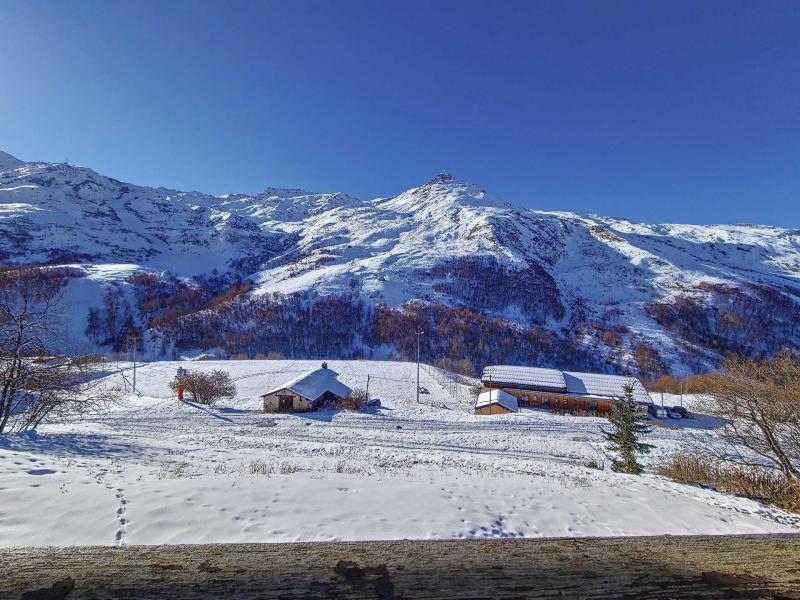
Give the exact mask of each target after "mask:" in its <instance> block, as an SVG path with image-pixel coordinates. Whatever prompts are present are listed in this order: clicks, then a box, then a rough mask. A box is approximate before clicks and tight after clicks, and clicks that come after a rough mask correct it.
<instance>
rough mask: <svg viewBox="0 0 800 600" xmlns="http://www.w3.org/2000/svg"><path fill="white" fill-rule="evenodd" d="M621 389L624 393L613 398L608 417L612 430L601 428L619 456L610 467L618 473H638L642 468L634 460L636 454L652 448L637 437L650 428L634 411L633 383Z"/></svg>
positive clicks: (644, 452)
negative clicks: (619, 396)
mask: <svg viewBox="0 0 800 600" xmlns="http://www.w3.org/2000/svg"><path fill="white" fill-rule="evenodd" d="M622 389H623V390H624V392H625V395H624V396H622V397H621V398H615V399H614V404H613V405H612V407H611V416H610V417H609V418H608V420H609V422H610V423H611V425H612V426H613V427H614V429H613V431H606V430H605V429H603V430H602V432H603V435H605V436H606V439H607V440H608V441H609V442H611V444H610V445H611V450H612V451H614V452H616V453H617V454H618V455H619V458H617V459H616V460H614V463H613V465H612V466H611V469H612V470H613V471H616V472H618V473H630V474H631V475H639V474H641V472H642V471H643V469H642V466H641V465H640V464H639V463H638V462H637V461H636V455H637V454H647V453H648V452H650V449H651V448H653V446H651V445H650V444H645V443H643V442H640V441H639V439H640V437H641V436H643V435H646V434H648V433H650V428H649V427H648V426H647V425H645V424H644V419H643V418H642V417H641V416H640V415H639V413H638V412H636V402H634V400H633V385H632V384H627V385H625V386H624V387H623V388H622Z"/></svg>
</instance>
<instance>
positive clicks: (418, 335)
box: [417, 331, 425, 404]
mask: <svg viewBox="0 0 800 600" xmlns="http://www.w3.org/2000/svg"><path fill="white" fill-rule="evenodd" d="M423 333H425V332H424V331H418V332H417V404H419V337H420V336H421V335H422V334H423Z"/></svg>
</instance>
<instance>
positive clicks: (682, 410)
mask: <svg viewBox="0 0 800 600" xmlns="http://www.w3.org/2000/svg"><path fill="white" fill-rule="evenodd" d="M672 410H674V411H675V412H678V413H680V414H681V417H683V418H684V419H691V418H692V413H690V412H689V411H688V410H686V409H685V408H683V407H682V406H673V407H672Z"/></svg>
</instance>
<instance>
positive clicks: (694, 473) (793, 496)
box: [656, 453, 800, 513]
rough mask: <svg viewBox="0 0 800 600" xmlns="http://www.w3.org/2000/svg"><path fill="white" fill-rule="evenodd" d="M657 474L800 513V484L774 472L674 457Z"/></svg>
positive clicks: (688, 455)
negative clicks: (790, 481)
mask: <svg viewBox="0 0 800 600" xmlns="http://www.w3.org/2000/svg"><path fill="white" fill-rule="evenodd" d="M656 473H657V474H658V475H661V476H663V477H668V478H669V479H672V480H674V481H679V482H681V483H693V484H697V485H703V486H710V487H712V488H714V489H715V490H717V491H719V492H724V493H727V494H736V495H739V496H744V497H746V498H753V499H756V500H762V501H764V502H768V503H770V504H774V505H775V506H778V507H780V508H782V509H784V510H788V511H792V512H796V513H800V483H798V482H793V483H790V484H787V483H786V480H785V479H784V478H783V477H782V476H781V475H780V474H779V473H776V472H775V471H774V470H770V469H766V468H755V467H752V466H745V465H738V466H737V465H734V464H731V463H725V462H722V461H719V460H715V459H712V458H708V457H703V456H696V455H691V454H683V453H680V454H675V455H673V456H672V457H670V458H669V459H668V460H667V461H666V462H664V463H662V464H661V465H659V466H658V467H657V468H656Z"/></svg>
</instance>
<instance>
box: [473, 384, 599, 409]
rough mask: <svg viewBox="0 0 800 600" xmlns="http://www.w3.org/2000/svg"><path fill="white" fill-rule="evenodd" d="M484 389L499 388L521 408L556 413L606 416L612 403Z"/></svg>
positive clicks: (539, 393)
mask: <svg viewBox="0 0 800 600" xmlns="http://www.w3.org/2000/svg"><path fill="white" fill-rule="evenodd" d="M486 387H487V388H491V389H498V388H499V389H501V390H503V391H504V392H507V393H509V394H511V395H512V396H514V397H515V398H516V399H517V404H518V405H519V406H520V407H521V408H544V409H549V410H553V411H556V412H569V413H576V414H596V415H607V414H609V413H610V412H611V405H612V403H613V400H611V399H610V398H593V397H591V396H576V395H574V394H572V395H571V394H559V393H556V392H550V391H543V390H533V389H519V388H513V387H506V386H498V385H495V384H492V385H491V386H489V385H487V386H486ZM481 414H484V413H481ZM485 414H490V413H485Z"/></svg>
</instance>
